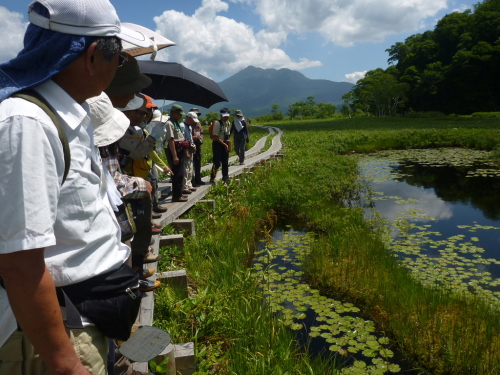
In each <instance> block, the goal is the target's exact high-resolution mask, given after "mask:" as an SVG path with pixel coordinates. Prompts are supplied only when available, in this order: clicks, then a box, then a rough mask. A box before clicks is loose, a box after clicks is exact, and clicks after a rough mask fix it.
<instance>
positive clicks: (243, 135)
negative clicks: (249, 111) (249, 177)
mask: <svg viewBox="0 0 500 375" xmlns="http://www.w3.org/2000/svg"><path fill="white" fill-rule="evenodd" d="M231 134H234V151H235V152H236V155H238V158H239V161H240V165H243V164H244V161H245V147H246V144H247V143H248V142H250V137H249V134H248V126H247V123H246V121H245V118H244V117H243V112H242V111H241V110H239V109H238V110H237V111H236V118H235V119H234V120H233V124H232V125H231Z"/></svg>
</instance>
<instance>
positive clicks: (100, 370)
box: [0, 326, 108, 375]
mask: <svg viewBox="0 0 500 375" xmlns="http://www.w3.org/2000/svg"><path fill="white" fill-rule="evenodd" d="M68 334H69V337H70V340H71V343H72V344H73V347H74V348H75V351H76V355H77V356H78V358H80V361H81V362H82V363H83V365H84V366H85V367H86V368H87V370H88V371H89V372H90V373H91V374H93V375H105V374H107V369H106V364H107V363H106V362H107V361H106V359H107V356H108V339H107V338H106V337H105V336H104V335H103V334H102V333H101V332H99V330H98V329H97V328H96V327H94V326H89V327H85V328H84V329H72V330H68ZM0 375H50V372H49V370H48V369H47V367H46V366H45V364H44V363H43V361H42V359H41V358H40V356H39V355H38V354H37V353H36V352H35V349H34V348H33V346H32V345H31V343H30V342H29V341H28V339H27V338H26V336H25V335H24V333H23V332H21V331H16V332H14V333H13V334H12V336H10V337H9V339H8V340H7V342H6V343H5V344H4V345H3V346H2V347H1V348H0Z"/></svg>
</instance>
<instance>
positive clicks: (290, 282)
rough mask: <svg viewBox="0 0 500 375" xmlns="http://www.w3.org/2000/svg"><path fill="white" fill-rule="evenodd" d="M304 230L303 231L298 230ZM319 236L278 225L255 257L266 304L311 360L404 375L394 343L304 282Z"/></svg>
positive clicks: (353, 308)
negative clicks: (323, 357)
mask: <svg viewBox="0 0 500 375" xmlns="http://www.w3.org/2000/svg"><path fill="white" fill-rule="evenodd" d="M296 228H299V229H296ZM313 237H314V234H313V233H312V232H308V231H307V228H303V227H299V226H297V223H294V226H292V225H279V226H278V227H277V228H275V230H274V231H273V232H272V237H271V238H267V239H265V240H263V241H262V242H261V243H260V245H259V246H258V249H257V251H256V257H255V260H254V264H253V269H254V272H255V275H256V277H257V278H258V280H259V281H260V283H261V285H262V287H263V288H264V293H265V296H266V303H267V304H268V305H269V307H270V308H271V309H272V310H273V311H274V312H276V314H278V316H279V317H280V319H281V320H282V321H283V322H284V323H285V324H286V325H287V326H289V327H290V328H291V329H292V330H294V331H296V333H297V338H298V341H299V344H300V345H302V347H303V348H305V349H307V350H308V351H309V353H311V354H312V355H318V354H322V355H327V356H328V354H332V355H333V354H334V355H335V356H336V361H337V363H338V364H341V365H343V366H345V367H344V368H343V369H342V370H341V373H342V374H349V373H351V370H353V369H356V372H358V371H361V369H363V371H379V372H381V373H385V372H386V371H390V372H399V371H400V370H401V364H400V363H397V362H396V359H395V358H393V357H394V353H393V351H392V350H391V349H393V344H394V343H393V342H391V340H389V339H388V338H387V337H384V336H383V335H382V334H380V333H378V332H377V331H376V327H375V324H374V323H373V322H372V321H370V320H365V319H364V318H363V317H362V316H361V314H360V310H359V309H358V308H357V307H356V306H354V305H353V304H351V303H347V302H343V301H339V300H336V299H334V298H330V297H327V296H322V295H321V294H320V293H319V291H318V290H315V289H312V288H311V287H310V286H309V285H308V284H307V283H306V281H305V280H304V278H303V272H302V262H303V260H304V258H305V257H307V256H308V254H309V252H310V242H311V241H312V240H313Z"/></svg>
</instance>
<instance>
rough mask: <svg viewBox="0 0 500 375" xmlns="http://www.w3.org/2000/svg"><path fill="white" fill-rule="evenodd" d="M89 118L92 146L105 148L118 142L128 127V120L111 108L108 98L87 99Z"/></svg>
mask: <svg viewBox="0 0 500 375" xmlns="http://www.w3.org/2000/svg"><path fill="white" fill-rule="evenodd" d="M87 104H88V105H89V109H90V110H89V117H90V120H91V121H92V127H93V128H94V144H95V145H96V146H97V147H102V146H107V145H110V144H112V143H114V142H116V141H118V140H119V139H120V138H121V137H123V135H124V134H125V131H126V130H127V128H128V126H129V125H130V120H129V119H128V118H127V116H125V115H124V114H123V113H121V112H120V111H119V110H117V109H115V108H113V104H112V103H111V100H110V99H109V97H108V96H107V95H106V94H105V93H104V92H103V93H101V95H99V96H96V97H93V98H90V99H87Z"/></svg>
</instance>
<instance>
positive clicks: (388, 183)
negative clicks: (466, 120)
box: [359, 148, 500, 306]
mask: <svg viewBox="0 0 500 375" xmlns="http://www.w3.org/2000/svg"><path fill="white" fill-rule="evenodd" d="M359 165H360V174H361V182H362V185H363V186H364V187H365V188H366V190H365V191H366V194H365V196H364V198H363V199H362V201H361V205H362V206H363V208H364V210H365V215H366V216H367V218H369V219H370V220H372V221H373V225H374V227H375V228H379V229H381V230H382V231H383V232H384V235H385V239H386V243H387V245H388V248H389V249H390V251H392V252H393V253H394V256H395V257H397V259H398V260H399V261H400V262H401V263H402V264H404V265H405V266H406V267H408V269H409V270H410V271H411V273H412V275H413V276H414V277H415V278H417V279H418V280H420V281H421V282H422V283H423V284H424V285H428V286H430V287H434V286H439V287H444V288H446V289H448V290H450V291H454V292H458V293H465V294H467V293H472V294H475V295H478V296H480V297H481V298H484V299H485V300H486V301H488V303H490V304H492V305H497V306H500V262H499V259H500V247H499V242H500V178H499V177H500V171H499V170H498V168H497V163H495V162H493V161H490V160H489V159H488V153H487V152H484V151H477V150H465V149H456V148H446V149H425V150H404V151H386V152H380V153H377V154H372V155H369V156H363V157H360V159H359Z"/></svg>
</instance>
